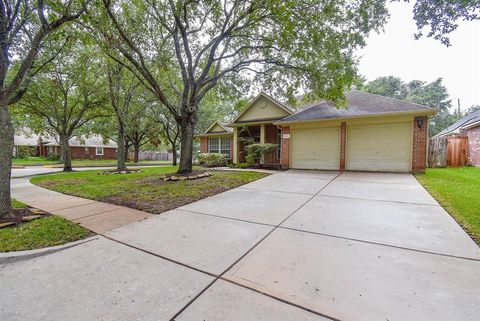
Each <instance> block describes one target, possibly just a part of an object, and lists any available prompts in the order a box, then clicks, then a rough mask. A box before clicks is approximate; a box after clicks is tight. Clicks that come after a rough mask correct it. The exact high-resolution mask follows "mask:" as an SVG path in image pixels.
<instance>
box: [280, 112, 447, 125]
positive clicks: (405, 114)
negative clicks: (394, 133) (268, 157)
mask: <svg viewBox="0 0 480 321" xmlns="http://www.w3.org/2000/svg"><path fill="white" fill-rule="evenodd" d="M438 111H439V110H438V109H437V108H432V109H428V110H412V111H402V112H390V113H380V114H367V115H356V116H348V117H332V118H317V119H305V120H292V121H288V120H287V121H282V120H280V121H277V122H274V123H273V124H274V125H277V126H282V125H290V124H303V123H316V122H324V121H332V120H349V119H361V118H376V117H385V116H408V115H412V116H433V115H435V114H436V113H437V112H438Z"/></svg>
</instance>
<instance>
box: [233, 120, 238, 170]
mask: <svg viewBox="0 0 480 321" xmlns="http://www.w3.org/2000/svg"><path fill="white" fill-rule="evenodd" d="M232 143H233V157H232V161H233V163H234V164H238V129H237V127H234V128H233V142H232Z"/></svg>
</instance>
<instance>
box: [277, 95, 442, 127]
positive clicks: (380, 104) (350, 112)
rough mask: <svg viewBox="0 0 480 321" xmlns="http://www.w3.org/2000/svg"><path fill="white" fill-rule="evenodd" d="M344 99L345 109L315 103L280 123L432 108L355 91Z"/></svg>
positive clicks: (329, 103)
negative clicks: (345, 100) (346, 103)
mask: <svg viewBox="0 0 480 321" xmlns="http://www.w3.org/2000/svg"><path fill="white" fill-rule="evenodd" d="M346 98H347V101H348V106H347V107H346V108H338V107H336V106H335V105H333V104H332V103H331V102H328V101H322V102H317V103H314V104H312V105H310V106H307V107H306V109H303V110H302V111H300V112H298V113H296V114H294V115H292V116H289V117H286V118H284V119H282V122H291V121H303V120H315V119H328V118H346V117H355V116H362V115H379V114H387V113H395V112H409V111H425V110H432V109H433V108H432V107H427V106H423V105H419V104H415V103H411V102H407V101H403V100H398V99H394V98H389V97H384V96H379V95H374V94H370V93H365V92H361V91H357V90H352V91H350V92H348V93H347V94H346Z"/></svg>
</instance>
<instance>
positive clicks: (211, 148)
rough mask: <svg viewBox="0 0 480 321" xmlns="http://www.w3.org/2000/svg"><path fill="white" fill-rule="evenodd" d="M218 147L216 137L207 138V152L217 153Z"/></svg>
mask: <svg viewBox="0 0 480 321" xmlns="http://www.w3.org/2000/svg"><path fill="white" fill-rule="evenodd" d="M219 148H220V145H219V141H218V137H209V138H208V152H209V153H217V154H218V153H219V152H220V150H219Z"/></svg>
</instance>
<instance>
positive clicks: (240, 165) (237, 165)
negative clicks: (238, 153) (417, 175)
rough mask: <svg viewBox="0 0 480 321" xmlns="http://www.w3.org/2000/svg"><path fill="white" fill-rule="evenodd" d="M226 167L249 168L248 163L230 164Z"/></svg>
mask: <svg viewBox="0 0 480 321" xmlns="http://www.w3.org/2000/svg"><path fill="white" fill-rule="evenodd" d="M228 167H230V168H242V169H245V168H249V167H251V166H250V165H249V164H248V163H238V164H233V163H231V164H228Z"/></svg>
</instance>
